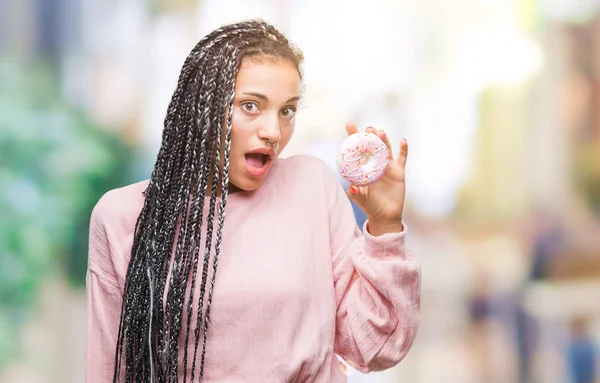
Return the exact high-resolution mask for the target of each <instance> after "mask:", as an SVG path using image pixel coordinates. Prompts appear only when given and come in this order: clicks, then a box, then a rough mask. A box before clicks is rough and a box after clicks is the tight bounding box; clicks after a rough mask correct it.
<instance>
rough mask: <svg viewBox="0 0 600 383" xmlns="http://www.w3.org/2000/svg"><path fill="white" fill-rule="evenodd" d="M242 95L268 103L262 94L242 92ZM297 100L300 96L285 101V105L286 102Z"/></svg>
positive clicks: (267, 99) (267, 98)
mask: <svg viewBox="0 0 600 383" xmlns="http://www.w3.org/2000/svg"><path fill="white" fill-rule="evenodd" d="M242 94H245V95H247V96H254V97H256V98H260V99H261V100H264V101H269V97H267V96H265V95H264V94H262V93H256V92H243V93H242ZM298 100H300V96H294V97H292V98H290V99H289V100H287V101H286V102H285V103H286V104H287V103H288V102H293V101H298Z"/></svg>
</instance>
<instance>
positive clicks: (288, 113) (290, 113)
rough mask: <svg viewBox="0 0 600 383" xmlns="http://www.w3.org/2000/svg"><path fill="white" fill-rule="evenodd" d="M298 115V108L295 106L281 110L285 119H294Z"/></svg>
mask: <svg viewBox="0 0 600 383" xmlns="http://www.w3.org/2000/svg"><path fill="white" fill-rule="evenodd" d="M295 114H296V108H294V107H293V106H288V107H287V108H284V109H282V110H281V115H282V116H283V117H285V118H292V117H294V115H295Z"/></svg>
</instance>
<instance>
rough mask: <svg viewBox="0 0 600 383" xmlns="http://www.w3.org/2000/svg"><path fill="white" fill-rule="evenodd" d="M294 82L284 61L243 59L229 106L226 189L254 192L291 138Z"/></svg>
mask: <svg viewBox="0 0 600 383" xmlns="http://www.w3.org/2000/svg"><path fill="white" fill-rule="evenodd" d="M299 96H300V76H299V74H298V71H297V70H296V68H295V66H294V64H293V63H292V62H290V61H288V60H283V59H281V60H257V59H254V58H252V59H244V60H243V61H242V64H241V66H240V69H239V71H238V75H237V78H236V86H235V99H234V103H233V117H232V127H231V147H230V160H229V180H230V183H231V184H232V185H233V186H235V187H237V188H239V189H242V190H248V191H250V190H255V189H257V188H258V187H259V186H260V185H261V184H262V182H263V181H264V179H265V177H266V176H267V174H268V173H269V170H270V169H271V166H272V165H273V164H274V163H275V161H276V160H277V157H278V156H279V153H281V151H282V150H283V149H284V148H285V147H286V145H287V144H288V142H289V141H290V139H291V138H292V134H293V132H294V124H295V114H296V110H297V107H298V101H299V98H300V97H299Z"/></svg>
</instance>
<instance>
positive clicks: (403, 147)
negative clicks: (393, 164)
mask: <svg viewBox="0 0 600 383" xmlns="http://www.w3.org/2000/svg"><path fill="white" fill-rule="evenodd" d="M407 158H408V141H406V138H403V139H401V140H400V155H399V156H398V163H399V164H400V165H401V166H402V167H406V160H407Z"/></svg>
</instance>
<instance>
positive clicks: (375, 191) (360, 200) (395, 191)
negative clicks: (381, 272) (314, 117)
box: [346, 122, 408, 235]
mask: <svg viewBox="0 0 600 383" xmlns="http://www.w3.org/2000/svg"><path fill="white" fill-rule="evenodd" d="M346 131H347V132H348V135H352V134H354V133H358V129H357V128H356V125H355V124H353V123H351V122H348V123H346ZM366 132H367V133H373V134H376V135H377V136H379V138H381V139H382V140H383V142H385V144H386V145H387V147H388V151H389V157H390V158H389V161H390V162H389V164H388V166H387V169H386V171H385V173H384V175H383V176H382V177H381V178H380V179H379V180H378V181H376V182H374V183H372V184H370V185H368V186H350V188H349V189H348V196H349V197H350V199H351V200H352V201H354V203H356V204H357V205H358V206H359V207H360V208H361V209H362V211H364V212H365V214H366V215H367V218H368V227H367V230H368V231H369V233H371V234H372V235H381V234H385V233H394V232H401V231H402V229H403V227H402V212H403V210H404V196H405V191H406V182H405V181H406V176H405V173H406V172H405V170H406V159H407V156H408V143H407V142H406V140H405V139H402V140H401V141H400V154H399V156H398V158H397V159H394V158H393V155H392V148H391V145H390V142H389V140H388V137H387V134H386V133H385V132H384V131H383V130H377V129H374V128H372V127H368V128H367V129H366Z"/></svg>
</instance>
